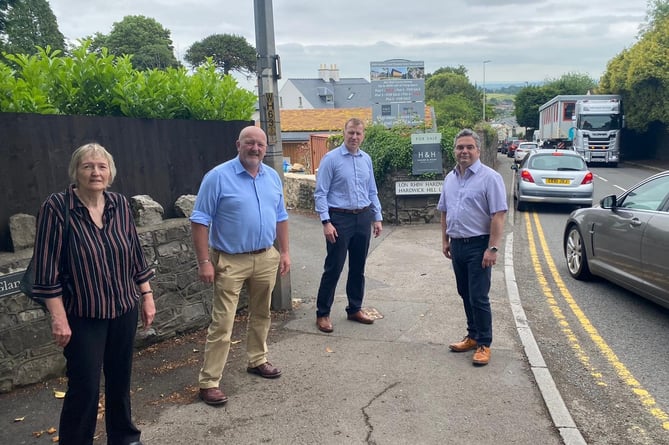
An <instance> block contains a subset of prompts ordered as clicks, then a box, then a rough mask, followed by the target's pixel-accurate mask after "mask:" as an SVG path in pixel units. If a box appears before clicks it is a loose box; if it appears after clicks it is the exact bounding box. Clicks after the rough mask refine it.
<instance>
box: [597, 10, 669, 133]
mask: <svg viewBox="0 0 669 445" xmlns="http://www.w3.org/2000/svg"><path fill="white" fill-rule="evenodd" d="M667 85H669V16H664V17H662V18H658V19H656V20H655V22H654V25H653V28H652V29H649V30H648V31H647V32H646V33H645V34H644V35H643V37H642V38H641V39H640V40H639V41H638V42H637V43H636V44H635V45H634V46H633V47H632V48H630V49H628V50H625V51H623V52H621V53H620V54H618V55H617V56H616V57H614V58H613V59H612V60H611V61H610V62H609V64H608V66H607V70H606V73H604V75H603V76H602V80H601V83H600V87H601V89H602V90H603V91H606V92H610V93H615V94H620V95H622V97H623V103H624V105H625V119H626V124H627V127H628V128H630V129H632V130H636V131H640V132H643V131H646V130H647V129H648V125H649V124H650V123H651V122H653V121H658V122H661V123H662V124H664V125H665V126H667V125H669V89H668V87H667Z"/></svg>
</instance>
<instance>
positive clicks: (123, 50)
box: [91, 15, 180, 70]
mask: <svg viewBox="0 0 669 445" xmlns="http://www.w3.org/2000/svg"><path fill="white" fill-rule="evenodd" d="M103 47H104V48H107V49H108V50H109V54H112V55H114V56H122V55H124V54H127V55H132V65H133V66H134V67H135V68H137V69H138V70H148V69H151V68H158V69H165V68H168V67H173V68H176V67H179V66H180V64H179V62H178V61H177V59H176V57H174V47H173V46H172V39H171V37H170V31H169V30H167V29H165V28H164V27H163V26H162V25H161V24H160V23H158V22H157V21H156V20H154V19H152V18H148V17H144V16H142V15H128V16H125V17H124V18H123V20H121V21H120V22H115V23H114V24H113V26H112V30H111V32H110V33H109V35H104V34H100V33H97V34H96V35H95V36H94V37H93V42H92V45H91V50H92V51H96V52H98V53H99V52H100V50H101V48H103Z"/></svg>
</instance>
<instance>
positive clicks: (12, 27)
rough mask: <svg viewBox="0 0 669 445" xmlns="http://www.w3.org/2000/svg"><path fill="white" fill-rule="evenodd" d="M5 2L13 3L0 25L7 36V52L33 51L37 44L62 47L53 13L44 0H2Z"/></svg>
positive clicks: (58, 48)
mask: <svg viewBox="0 0 669 445" xmlns="http://www.w3.org/2000/svg"><path fill="white" fill-rule="evenodd" d="M0 1H3V0H0ZM4 4H5V5H6V6H8V5H10V4H13V7H11V8H8V10H7V9H6V10H7V13H6V18H5V22H4V24H2V26H4V31H5V33H6V38H7V43H6V45H5V50H6V51H7V52H12V53H23V54H35V53H36V52H37V50H36V49H35V47H36V46H40V47H42V48H45V47H47V46H49V47H51V48H52V49H54V50H61V51H64V50H65V37H64V36H63V34H62V33H61V32H60V31H59V30H58V22H57V21H56V16H55V15H54V14H53V11H52V10H51V7H50V6H49V3H48V2H47V1H46V0H22V1H4ZM1 8H2V5H0V10H1ZM0 15H1V14H0Z"/></svg>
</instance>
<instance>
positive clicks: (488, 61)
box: [483, 60, 492, 122]
mask: <svg viewBox="0 0 669 445" xmlns="http://www.w3.org/2000/svg"><path fill="white" fill-rule="evenodd" d="M490 62H492V60H484V61H483V122H485V64H486V63H490Z"/></svg>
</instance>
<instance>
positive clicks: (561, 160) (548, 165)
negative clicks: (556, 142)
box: [527, 154, 586, 170]
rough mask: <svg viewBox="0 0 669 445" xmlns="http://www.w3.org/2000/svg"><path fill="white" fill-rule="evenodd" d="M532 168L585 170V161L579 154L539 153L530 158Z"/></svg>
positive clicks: (529, 166)
mask: <svg viewBox="0 0 669 445" xmlns="http://www.w3.org/2000/svg"><path fill="white" fill-rule="evenodd" d="M527 168H529V169H530V170H585V169H586V165H585V161H584V160H583V159H582V158H581V157H579V156H555V155H552V154H545V155H537V156H533V157H532V158H530V159H529V162H528V165H527Z"/></svg>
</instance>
